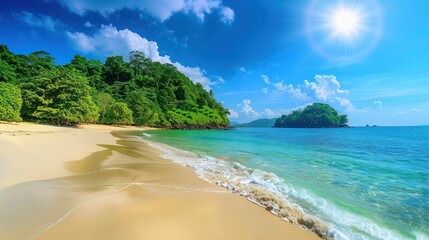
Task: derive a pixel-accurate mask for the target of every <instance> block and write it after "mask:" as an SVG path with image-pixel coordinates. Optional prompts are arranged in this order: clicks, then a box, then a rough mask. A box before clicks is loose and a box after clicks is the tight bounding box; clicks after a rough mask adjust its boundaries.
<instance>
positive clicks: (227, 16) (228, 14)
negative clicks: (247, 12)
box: [220, 7, 235, 24]
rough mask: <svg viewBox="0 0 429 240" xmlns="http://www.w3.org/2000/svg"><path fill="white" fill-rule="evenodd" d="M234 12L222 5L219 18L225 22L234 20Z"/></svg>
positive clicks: (229, 22) (228, 22)
mask: <svg viewBox="0 0 429 240" xmlns="http://www.w3.org/2000/svg"><path fill="white" fill-rule="evenodd" d="M234 18H235V12H234V10H232V8H230V7H222V9H221V10H220V20H221V21H222V22H224V23H226V24H231V23H232V22H234Z"/></svg>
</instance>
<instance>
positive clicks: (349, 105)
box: [335, 97, 366, 112]
mask: <svg viewBox="0 0 429 240" xmlns="http://www.w3.org/2000/svg"><path fill="white" fill-rule="evenodd" d="M335 100H336V101H337V102H338V103H339V104H340V105H341V106H343V107H345V108H346V111H347V112H357V111H358V112H366V110H358V109H357V108H356V107H355V106H354V105H353V104H352V103H351V102H350V100H349V99H347V98H344V97H335Z"/></svg>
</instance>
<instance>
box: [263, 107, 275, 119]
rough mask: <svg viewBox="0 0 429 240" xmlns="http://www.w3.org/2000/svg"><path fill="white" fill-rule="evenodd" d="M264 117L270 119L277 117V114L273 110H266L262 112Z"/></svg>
mask: <svg viewBox="0 0 429 240" xmlns="http://www.w3.org/2000/svg"><path fill="white" fill-rule="evenodd" d="M264 115H265V116H267V117H270V118H272V117H276V116H277V114H276V113H275V112H274V111H273V110H271V109H269V108H266V109H265V110H264Z"/></svg>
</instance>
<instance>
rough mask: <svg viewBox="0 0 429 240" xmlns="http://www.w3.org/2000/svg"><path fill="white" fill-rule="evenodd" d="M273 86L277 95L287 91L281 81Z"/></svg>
mask: <svg viewBox="0 0 429 240" xmlns="http://www.w3.org/2000/svg"><path fill="white" fill-rule="evenodd" d="M273 86H274V87H275V88H276V89H277V91H276V92H277V93H283V92H285V91H286V90H287V86H286V85H285V84H284V82H283V81H280V82H278V83H273Z"/></svg>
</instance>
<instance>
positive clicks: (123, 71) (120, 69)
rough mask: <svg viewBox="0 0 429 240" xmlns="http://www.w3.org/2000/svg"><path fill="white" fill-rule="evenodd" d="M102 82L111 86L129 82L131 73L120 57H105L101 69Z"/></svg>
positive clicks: (128, 66)
mask: <svg viewBox="0 0 429 240" xmlns="http://www.w3.org/2000/svg"><path fill="white" fill-rule="evenodd" d="M103 75H104V81H105V82H106V83H107V84H109V85H111V84H113V83H115V82H127V81H129V80H131V77H132V75H133V71H132V69H131V67H130V65H129V64H128V63H127V62H125V61H124V58H123V57H122V56H113V57H107V59H106V63H105V64H104V68H103Z"/></svg>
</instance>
